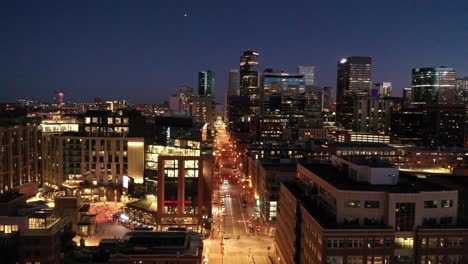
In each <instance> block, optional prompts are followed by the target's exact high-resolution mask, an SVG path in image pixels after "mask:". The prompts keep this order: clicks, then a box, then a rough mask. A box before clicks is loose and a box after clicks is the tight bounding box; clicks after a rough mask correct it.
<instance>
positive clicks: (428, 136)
mask: <svg viewBox="0 0 468 264" xmlns="http://www.w3.org/2000/svg"><path fill="white" fill-rule="evenodd" d="M467 113H468V106H467V105H461V104H458V105H454V104H452V105H447V104H426V105H424V122H423V129H424V144H425V145H426V146H431V147H440V146H444V147H465V146H468V118H467Z"/></svg>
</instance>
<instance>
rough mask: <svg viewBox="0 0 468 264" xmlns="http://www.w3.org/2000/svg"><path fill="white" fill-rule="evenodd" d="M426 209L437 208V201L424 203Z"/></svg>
mask: <svg viewBox="0 0 468 264" xmlns="http://www.w3.org/2000/svg"><path fill="white" fill-rule="evenodd" d="M424 208H437V201H436V200H432V201H424Z"/></svg>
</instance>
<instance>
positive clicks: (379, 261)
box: [326, 256, 390, 264]
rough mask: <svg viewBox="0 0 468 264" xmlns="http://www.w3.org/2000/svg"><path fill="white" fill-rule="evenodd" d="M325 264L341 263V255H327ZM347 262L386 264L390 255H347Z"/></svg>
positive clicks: (353, 263)
mask: <svg viewBox="0 0 468 264" xmlns="http://www.w3.org/2000/svg"><path fill="white" fill-rule="evenodd" d="M326 260H327V262H326V263H327V264H343V263H344V262H343V260H344V257H343V256H327V259H326ZM346 263H347V264H363V263H367V264H387V263H390V256H367V257H363V256H347V257H346Z"/></svg>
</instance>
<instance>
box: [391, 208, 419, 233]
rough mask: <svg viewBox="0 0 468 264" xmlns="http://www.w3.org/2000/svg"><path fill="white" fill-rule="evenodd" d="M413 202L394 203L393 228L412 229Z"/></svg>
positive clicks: (399, 229) (397, 229) (398, 229)
mask: <svg viewBox="0 0 468 264" xmlns="http://www.w3.org/2000/svg"><path fill="white" fill-rule="evenodd" d="M415 207H416V204H415V203H396V204H395V230H396V231H413V228H414V215H415Z"/></svg>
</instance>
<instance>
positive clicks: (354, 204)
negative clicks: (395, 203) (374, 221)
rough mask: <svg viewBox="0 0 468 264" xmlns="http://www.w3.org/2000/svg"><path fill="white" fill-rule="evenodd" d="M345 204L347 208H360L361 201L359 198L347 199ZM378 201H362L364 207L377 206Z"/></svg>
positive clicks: (378, 204) (378, 205)
mask: <svg viewBox="0 0 468 264" xmlns="http://www.w3.org/2000/svg"><path fill="white" fill-rule="evenodd" d="M345 206H346V207H349V208H361V201H359V200H348V201H346V202H345ZM379 207H380V202H379V201H364V208H379Z"/></svg>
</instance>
